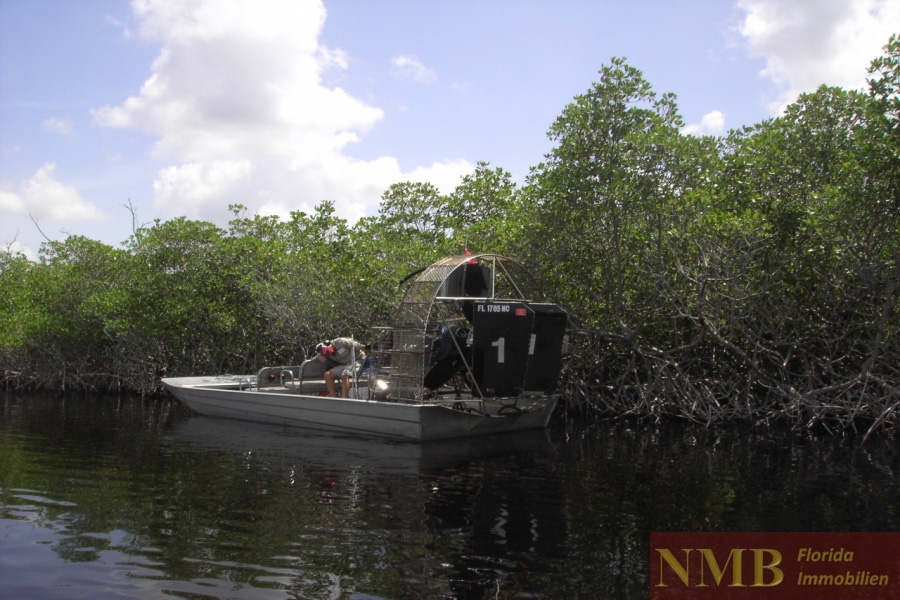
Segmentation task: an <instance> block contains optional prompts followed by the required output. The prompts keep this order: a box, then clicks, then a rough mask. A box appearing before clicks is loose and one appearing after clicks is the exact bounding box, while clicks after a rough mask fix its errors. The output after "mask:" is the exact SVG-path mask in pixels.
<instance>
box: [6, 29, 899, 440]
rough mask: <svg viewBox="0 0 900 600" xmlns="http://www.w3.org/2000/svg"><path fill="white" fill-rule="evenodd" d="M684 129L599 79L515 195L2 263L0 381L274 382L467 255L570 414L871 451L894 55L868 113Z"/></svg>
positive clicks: (510, 191) (895, 394) (894, 211)
mask: <svg viewBox="0 0 900 600" xmlns="http://www.w3.org/2000/svg"><path fill="white" fill-rule="evenodd" d="M683 127H684V123H683V121H682V117H681V116H680V115H679V112H678V106H677V102H676V98H675V97H674V96H673V95H672V94H658V93H657V92H656V91H654V90H653V88H652V86H651V85H650V83H649V82H647V81H646V80H645V79H644V76H643V74H642V73H641V72H640V71H638V70H637V69H635V68H634V67H632V66H631V65H629V64H628V63H627V62H626V61H625V60H624V59H613V60H612V61H611V63H610V64H608V65H606V66H604V67H603V68H602V69H601V70H600V71H599V74H598V78H597V81H596V83H594V84H593V85H592V86H591V87H590V88H589V89H588V90H586V91H585V92H584V93H583V94H581V95H579V96H577V97H575V98H574V99H573V100H572V102H571V103H570V104H569V105H568V106H566V107H564V108H563V110H562V113H561V114H560V115H559V117H558V118H557V119H556V121H555V122H554V123H552V124H551V126H550V129H549V133H548V135H549V137H550V139H551V140H552V141H553V143H554V146H553V148H552V150H551V151H550V152H549V154H548V155H546V156H545V157H543V162H541V163H540V164H537V165H536V166H534V167H533V168H532V170H531V172H530V174H529V175H528V177H527V178H526V179H525V180H524V181H523V182H522V183H517V182H515V181H514V180H513V179H512V176H511V175H510V173H508V172H507V171H505V170H504V169H502V168H499V167H492V166H491V165H490V164H489V163H487V162H482V163H479V164H478V166H477V168H476V169H475V170H474V172H472V173H471V174H469V175H468V176H467V177H465V178H464V179H463V180H462V181H461V182H460V184H459V186H458V187H457V188H456V189H455V190H453V191H452V192H451V193H449V194H445V193H442V192H441V191H439V190H438V189H437V188H436V187H434V186H433V185H431V184H427V183H414V182H402V183H397V184H395V185H392V186H391V187H390V188H389V189H387V190H386V191H385V192H384V194H383V196H382V199H381V204H380V208H379V210H378V212H377V214H375V215H373V216H370V217H366V218H363V219H361V220H360V221H358V222H356V223H350V222H348V221H347V220H345V219H343V218H342V217H341V216H340V215H338V214H336V213H335V210H334V205H333V203H332V202H329V201H322V202H321V203H320V204H319V205H318V207H317V208H316V209H315V211H314V212H313V213H312V214H307V213H304V212H294V213H292V214H291V216H290V218H288V219H282V218H278V217H274V216H260V215H248V214H247V211H246V210H245V209H244V207H242V206H240V205H238V204H236V205H234V206H233V207H232V209H233V214H234V218H233V220H232V221H231V222H230V223H229V224H228V226H227V227H225V228H223V227H220V226H217V225H215V224H213V223H208V222H202V221H193V220H188V219H185V218H176V219H172V220H169V221H159V220H157V221H154V222H152V223H148V224H144V225H136V226H135V228H134V230H133V231H132V234H131V236H130V237H129V238H128V239H127V240H126V241H125V242H123V243H122V244H121V246H120V247H111V246H108V245H106V244H103V243H100V242H97V241H94V240H91V239H86V238H84V237H79V236H70V237H68V238H66V239H64V240H63V241H48V242H47V243H45V244H44V245H43V246H42V248H41V250H40V259H39V260H38V261H37V262H31V261H29V260H27V259H26V258H25V257H24V256H22V255H19V254H16V253H13V252H9V251H7V252H5V253H2V254H0V290H2V292H0V373H2V378H3V382H4V384H5V386H6V388H7V389H12V390H17V389H34V388H45V389H64V390H97V391H108V390H121V391H128V392H137V393H141V394H149V393H154V392H157V391H158V390H159V386H160V384H159V379H160V377H162V376H166V375H172V376H175V375H188V374H197V373H225V372H232V373H246V372H254V371H255V370H256V369H257V368H259V367H260V366H261V365H263V364H266V363H269V364H271V363H280V364H290V363H295V362H297V361H299V360H301V359H303V358H304V357H306V356H307V355H309V353H310V351H311V349H312V348H313V347H314V346H315V344H316V342H318V341H319V340H321V339H323V338H328V337H332V336H336V335H351V334H352V335H354V336H356V337H358V338H365V337H366V336H367V335H368V328H369V327H370V326H371V325H385V324H389V323H390V321H391V318H392V315H393V309H394V307H395V306H396V304H397V302H398V300H399V298H400V295H401V294H402V292H403V290H402V288H400V287H399V286H398V282H400V281H401V280H402V279H403V278H404V276H406V275H407V274H408V273H410V272H411V271H413V270H415V269H417V268H419V267H422V266H425V265H427V264H429V263H430V262H432V261H433V260H435V259H437V258H440V257H443V256H446V255H450V254H459V253H461V252H462V251H463V250H464V249H465V248H469V249H470V250H471V251H472V252H475V253H477V252H493V253H500V254H506V255H509V256H511V257H513V258H515V259H517V260H520V261H521V262H523V263H524V264H526V265H528V266H529V267H530V268H531V269H533V270H534V272H535V273H537V274H538V277H539V282H538V283H539V287H540V289H541V291H542V293H543V294H544V295H545V297H546V298H548V299H550V300H552V301H555V302H559V303H561V304H562V305H564V306H565V307H566V308H567V310H568V311H569V312H570V315H571V317H572V332H571V334H570V336H569V341H568V345H567V349H566V352H567V355H566V363H565V364H566V367H565V369H564V379H563V381H562V386H563V389H564V391H565V393H566V398H567V407H568V409H569V410H570V411H572V410H576V409H577V410H581V411H583V412H589V413H596V414H604V415H606V414H609V415H623V414H627V415H637V416H645V417H646V416H653V417H663V416H677V417H681V418H686V419H690V420H692V421H698V422H702V423H716V422H722V421H728V420H740V421H749V422H757V423H759V422H782V423H787V424H789V425H791V426H793V427H797V428H804V427H813V426H820V427H824V428H827V429H829V430H832V431H838V430H844V429H853V430H859V431H863V432H865V431H875V430H879V429H880V430H882V431H885V432H896V431H897V429H898V423H900V421H898V404H900V360H898V356H900V353H898V350H900V343H898V335H897V334H898V329H900V319H898V317H897V304H898V289H897V288H898V282H900V39H898V37H897V36H894V37H892V39H891V40H890V41H889V43H888V45H887V46H885V54H884V56H882V57H879V58H877V59H876V60H874V61H873V62H872V64H871V67H870V70H869V88H868V90H867V91H853V90H845V89H841V88H836V87H828V86H822V87H820V88H819V89H818V90H817V91H815V92H814V93H809V94H804V95H802V96H800V97H799V98H798V99H797V101H796V102H794V103H793V104H791V105H790V106H788V107H787V109H786V111H785V112H784V114H782V115H781V116H779V117H777V118H772V119H769V120H766V121H764V122H762V123H759V124H756V125H753V126H748V127H743V128H741V129H738V130H734V131H731V132H730V133H728V134H727V135H725V136H721V137H719V136H694V135H686V134H684V133H683V132H682V129H683ZM235 200H236V201H239V200H240V199H235Z"/></svg>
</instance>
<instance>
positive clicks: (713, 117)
mask: <svg viewBox="0 0 900 600" xmlns="http://www.w3.org/2000/svg"><path fill="white" fill-rule="evenodd" d="M681 133H683V134H684V135H722V134H723V133H725V115H724V114H723V113H722V111H720V110H714V111H712V112H708V113H706V114H705V115H703V118H702V119H700V122H699V123H694V124H691V125H688V126H686V127H684V128H683V129H682V130H681Z"/></svg>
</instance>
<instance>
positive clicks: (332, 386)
mask: <svg viewBox="0 0 900 600" xmlns="http://www.w3.org/2000/svg"><path fill="white" fill-rule="evenodd" d="M316 358H317V359H319V360H320V361H322V362H324V363H325V364H326V370H325V387H326V388H327V389H328V395H329V396H337V386H336V382H337V379H338V377H340V379H341V395H343V397H344V398H348V397H349V396H350V377H351V376H352V375H353V372H354V370H355V369H358V368H359V365H361V364H362V361H363V360H364V359H365V358H366V353H365V346H363V345H362V344H360V343H359V342H357V341H356V340H354V339H352V338H346V337H341V338H335V339H333V340H331V341H328V340H326V341H324V342H322V343H321V344H319V345H318V346H316Z"/></svg>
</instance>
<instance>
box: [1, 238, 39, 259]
mask: <svg viewBox="0 0 900 600" xmlns="http://www.w3.org/2000/svg"><path fill="white" fill-rule="evenodd" d="M2 250H3V251H4V252H9V253H10V254H21V255H23V256H24V257H25V258H27V259H28V260H30V261H31V262H37V261H38V255H37V252H35V251H34V250H32V249H31V248H29V247H28V246H23V245H22V244H20V243H19V242H17V241H12V242H7V243H6V245H5V246H4V247H3V248H2Z"/></svg>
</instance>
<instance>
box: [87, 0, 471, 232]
mask: <svg viewBox="0 0 900 600" xmlns="http://www.w3.org/2000/svg"><path fill="white" fill-rule="evenodd" d="M133 7H134V12H135V16H136V17H137V19H138V21H139V28H140V32H141V35H143V36H144V37H145V38H148V39H150V40H153V41H157V42H159V43H160V44H161V51H160V53H159V55H158V56H157V58H156V59H155V60H154V62H153V65H152V71H151V74H150V76H149V77H148V78H147V79H146V81H145V82H144V84H143V86H142V87H141V89H140V91H139V92H138V93H137V94H136V95H134V96H131V97H129V98H127V99H125V100H124V101H123V102H122V103H121V104H119V105H118V106H105V107H102V108H99V109H97V110H95V111H94V117H95V119H96V121H97V122H98V123H99V124H100V125H102V126H105V127H119V128H137V129H141V130H143V131H146V132H149V133H151V134H152V135H154V136H156V138H157V140H156V142H155V144H154V146H153V149H152V153H153V156H155V157H156V158H157V159H160V160H165V161H167V162H168V163H169V164H170V165H171V166H169V167H167V168H165V169H163V170H161V171H160V172H159V173H158V174H157V177H156V181H155V182H154V204H155V206H156V208H157V209H158V210H159V211H160V212H161V213H162V214H163V216H166V217H171V216H175V215H187V216H191V217H192V218H204V219H212V220H217V219H216V218H214V217H223V215H226V214H227V206H228V204H231V203H235V202H240V203H242V204H244V205H246V206H247V207H248V208H250V209H251V210H252V211H262V210H265V211H267V212H268V214H283V213H286V212H288V211H290V210H305V211H307V212H309V211H310V210H311V209H312V207H314V206H315V205H316V204H318V203H319V202H320V201H322V200H326V199H328V200H333V201H334V202H335V205H336V208H337V210H338V214H339V215H340V216H342V217H345V218H348V219H350V220H355V219H357V218H359V217H361V216H363V215H364V214H371V213H373V212H374V209H375V207H377V205H378V202H379V200H380V196H381V194H382V193H383V192H384V190H385V189H387V187H388V186H389V185H390V184H391V183H395V182H397V181H402V180H405V179H409V177H410V174H407V173H403V172H402V171H401V169H400V168H399V164H398V162H397V161H396V160H395V159H393V158H390V157H383V158H379V159H376V160H371V161H360V160H357V159H354V158H353V157H352V156H350V155H349V154H348V153H347V151H346V149H347V146H348V145H349V144H352V143H353V142H356V141H358V139H359V137H360V136H361V135H363V134H365V133H366V132H368V131H370V130H371V129H372V128H373V127H374V126H375V125H376V124H378V123H379V122H380V121H382V120H383V119H384V112H383V111H382V110H381V109H380V108H378V107H375V106H371V105H368V104H366V103H365V102H363V101H361V100H359V99H357V98H355V97H353V96H351V95H350V94H348V93H347V92H346V91H345V90H343V89H341V88H339V87H327V86H326V85H324V84H323V82H322V76H323V73H324V72H325V70H327V69H346V68H347V58H346V56H345V54H344V53H343V52H342V51H341V50H339V49H330V48H326V47H323V46H322V45H320V44H319V42H318V36H319V34H320V32H321V29H322V25H323V23H324V20H325V16H326V12H325V8H324V6H323V5H322V2H321V1H320V0H269V1H266V2H258V3H251V2H246V1H245V0H189V1H185V0H134V2H133ZM462 162H464V161H462ZM460 166H461V164H460V161H455V162H448V163H441V164H437V165H432V166H431V167H428V168H420V169H417V170H416V174H417V176H422V177H428V176H429V174H434V176H435V177H439V178H443V177H446V173H447V172H448V171H456V172H457V173H458V175H457V176H458V177H459V176H462V175H463V174H465V173H467V172H470V171H471V170H472V169H473V168H474V167H473V166H472V165H469V164H468V163H466V164H465V168H464V169H461V168H460ZM220 220H221V219H220Z"/></svg>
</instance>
